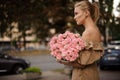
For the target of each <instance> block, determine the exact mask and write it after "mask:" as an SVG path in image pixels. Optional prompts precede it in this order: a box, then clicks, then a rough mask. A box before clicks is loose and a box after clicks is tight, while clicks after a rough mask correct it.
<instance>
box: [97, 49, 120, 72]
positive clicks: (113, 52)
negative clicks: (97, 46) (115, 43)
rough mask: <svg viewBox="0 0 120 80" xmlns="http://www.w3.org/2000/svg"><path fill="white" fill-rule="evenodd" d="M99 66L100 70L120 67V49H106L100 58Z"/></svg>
mask: <svg viewBox="0 0 120 80" xmlns="http://www.w3.org/2000/svg"><path fill="white" fill-rule="evenodd" d="M99 67H100V69H101V70H104V69H107V68H119V69H120V49H113V48H111V49H106V50H105V54H104V56H103V57H102V58H101V59H100V62H99Z"/></svg>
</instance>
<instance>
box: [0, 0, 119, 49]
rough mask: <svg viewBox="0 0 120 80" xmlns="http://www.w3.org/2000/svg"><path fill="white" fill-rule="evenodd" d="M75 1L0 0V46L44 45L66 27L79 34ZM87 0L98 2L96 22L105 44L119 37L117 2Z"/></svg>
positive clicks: (79, 28)
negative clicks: (98, 14)
mask: <svg viewBox="0 0 120 80" xmlns="http://www.w3.org/2000/svg"><path fill="white" fill-rule="evenodd" d="M75 1H80V0H0V45H5V44H10V45H13V46H16V47H18V48H23V49H25V48H26V47H28V46H29V47H32V45H33V44H30V43H34V45H36V46H38V45H40V44H45V45H46V44H47V42H48V41H49V40H50V38H51V37H52V36H53V35H54V34H57V33H63V32H64V31H66V30H71V31H73V32H76V31H77V32H79V33H82V31H83V30H84V29H83V28H82V27H78V26H77V25H76V23H75V22H74V20H73V16H74V12H73V11H74V10H73V8H74V6H73V4H74V2H75ZM90 1H91V2H96V3H98V5H99V8H100V13H101V14H100V18H99V21H98V23H97V25H98V27H99V29H100V31H101V33H102V35H103V39H104V43H105V45H106V44H107V43H108V41H110V40H120V34H119V30H120V1H119V0H90ZM117 1H118V2H117ZM28 43H29V44H28Z"/></svg>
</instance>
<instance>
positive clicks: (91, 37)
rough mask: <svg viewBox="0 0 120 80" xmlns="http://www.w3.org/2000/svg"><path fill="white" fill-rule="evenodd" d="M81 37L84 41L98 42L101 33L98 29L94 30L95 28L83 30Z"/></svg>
mask: <svg viewBox="0 0 120 80" xmlns="http://www.w3.org/2000/svg"><path fill="white" fill-rule="evenodd" d="M82 38H83V40H85V41H93V42H94V41H97V42H100V41H101V34H100V32H99V30H96V29H91V30H86V31H84V32H83V34H82Z"/></svg>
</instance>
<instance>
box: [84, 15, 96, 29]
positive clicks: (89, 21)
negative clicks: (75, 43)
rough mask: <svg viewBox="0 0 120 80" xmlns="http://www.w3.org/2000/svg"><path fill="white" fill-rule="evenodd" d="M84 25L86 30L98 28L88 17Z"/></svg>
mask: <svg viewBox="0 0 120 80" xmlns="http://www.w3.org/2000/svg"><path fill="white" fill-rule="evenodd" d="M83 25H84V27H85V29H89V28H92V27H96V25H95V23H94V21H93V20H92V18H91V17H87V18H86V20H85V22H84V24H83Z"/></svg>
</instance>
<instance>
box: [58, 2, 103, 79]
mask: <svg viewBox="0 0 120 80" xmlns="http://www.w3.org/2000/svg"><path fill="white" fill-rule="evenodd" d="M98 18H99V8H98V6H97V4H95V3H90V2H89V1H80V2H76V3H75V7H74V19H75V21H76V23H77V25H83V26H84V28H85V30H84V32H83V33H82V38H83V40H84V41H86V43H87V46H86V48H85V49H84V50H83V51H82V52H80V56H79V58H78V59H77V60H76V61H74V62H62V61H58V62H59V63H61V64H64V65H69V66H72V67H73V72H72V80H99V73H98V68H97V64H96V62H97V61H98V60H99V59H100V58H101V56H102V55H103V45H102V39H101V34H100V31H99V29H98V27H97V25H96V22H97V20H98Z"/></svg>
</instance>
